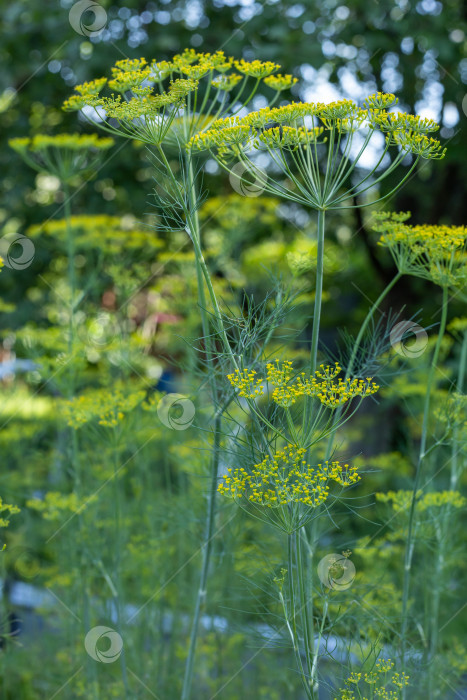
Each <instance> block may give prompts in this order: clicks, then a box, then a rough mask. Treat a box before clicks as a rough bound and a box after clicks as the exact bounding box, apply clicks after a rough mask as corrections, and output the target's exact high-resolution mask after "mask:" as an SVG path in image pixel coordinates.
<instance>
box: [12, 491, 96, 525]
mask: <svg viewBox="0 0 467 700" xmlns="http://www.w3.org/2000/svg"><path fill="white" fill-rule="evenodd" d="M95 499H96V497H95V496H94V497H93V496H91V497H90V498H88V499H87V501H86V503H81V502H80V500H79V498H78V495H77V494H76V493H74V492H71V493H60V492H59V491H49V492H48V493H46V495H45V496H44V498H31V499H29V500H28V501H27V503H26V506H27V507H28V508H32V509H33V510H36V511H38V512H39V513H41V514H42V516H43V517H44V518H45V519H46V520H59V519H60V518H61V517H62V516H63V514H64V513H82V512H83V511H84V510H85V508H86V505H87V504H88V503H89V502H90V501H92V500H95Z"/></svg>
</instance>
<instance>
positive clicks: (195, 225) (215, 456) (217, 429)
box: [161, 149, 236, 700]
mask: <svg viewBox="0 0 467 700" xmlns="http://www.w3.org/2000/svg"><path fill="white" fill-rule="evenodd" d="M161 152H162V149H161ZM162 155H163V157H164V160H165V154H163V153H162ZM165 162H166V163H167V161H165ZM167 167H168V168H169V167H170V166H169V165H168V163H167ZM187 173H188V182H187V187H188V192H189V203H190V212H189V216H188V217H187V221H188V225H189V226H190V233H191V239H192V242H193V247H194V250H195V260H196V275H197V282H198V301H199V306H200V313H201V322H202V327H203V335H204V339H205V343H206V356H207V358H206V359H207V364H208V374H209V384H210V388H211V396H212V401H213V404H214V405H215V404H216V401H217V386H216V378H215V371H214V366H213V362H214V358H213V349H212V341H211V336H210V332H209V318H208V313H207V309H206V297H205V293H204V283H206V286H207V288H208V291H209V296H210V299H211V303H212V305H213V306H214V309H215V318H216V321H217V326H218V332H219V333H220V335H221V338H222V340H223V344H224V347H225V350H226V352H227V353H228V354H229V355H230V356H231V358H232V359H233V360H234V364H235V366H236V362H235V358H234V357H233V353H232V350H231V348H230V344H229V341H228V338H227V334H226V332H225V328H224V324H223V321H222V316H221V313H220V309H219V305H218V302H217V297H216V294H215V291H214V287H213V285H212V282H211V278H210V275H209V271H208V269H207V266H206V263H205V261H204V257H203V254H202V250H201V235H200V228H199V218H198V212H197V206H196V191H195V178H194V172H193V164H192V160H191V157H188V158H187ZM221 423H222V411H218V412H217V413H216V418H215V423H214V435H213V439H214V447H213V453H212V463H211V486H210V490H209V497H208V508H207V513H206V526H205V535H204V541H203V545H202V564H201V573H200V584H199V588H198V594H197V597H196V603H195V610H194V615H193V622H192V627H191V634H190V645H189V649H188V656H187V660H186V664H185V675H184V679H183V688H182V694H181V700H189V698H190V695H191V687H192V682H193V668H194V661H195V654H196V646H197V641H198V632H199V620H200V615H201V610H202V608H203V607H204V605H205V602H206V588H207V580H208V573H209V564H210V560H211V551H212V540H213V537H214V523H215V515H216V500H217V479H218V472H219V459H220V441H221V427H222V425H221Z"/></svg>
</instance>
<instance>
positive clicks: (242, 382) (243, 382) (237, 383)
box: [227, 369, 263, 399]
mask: <svg viewBox="0 0 467 700" xmlns="http://www.w3.org/2000/svg"><path fill="white" fill-rule="evenodd" d="M227 379H228V380H229V382H230V383H231V384H232V386H233V387H235V389H238V395H239V396H241V397H243V398H245V399H255V398H256V397H257V396H262V395H263V387H262V382H263V380H262V379H256V372H255V370H247V369H244V370H239V369H236V370H235V371H234V372H233V373H232V374H228V375H227Z"/></svg>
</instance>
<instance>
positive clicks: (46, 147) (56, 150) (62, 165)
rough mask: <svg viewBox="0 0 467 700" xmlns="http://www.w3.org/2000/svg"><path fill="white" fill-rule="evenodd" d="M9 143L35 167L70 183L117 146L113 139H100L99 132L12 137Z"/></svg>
mask: <svg viewBox="0 0 467 700" xmlns="http://www.w3.org/2000/svg"><path fill="white" fill-rule="evenodd" d="M8 143H9V145H10V146H11V148H13V149H14V150H15V151H16V152H17V153H19V155H20V156H21V157H22V158H23V160H24V161H25V162H26V163H27V164H28V165H29V166H30V167H31V168H34V170H38V171H39V172H46V173H50V174H52V175H55V176H56V177H58V179H59V180H61V182H68V181H69V180H71V179H72V178H73V177H75V176H76V175H78V174H79V173H83V172H86V171H89V170H90V169H91V168H92V167H93V166H94V165H95V164H96V163H97V161H98V158H99V156H100V153H101V152H104V151H107V150H108V149H109V148H111V147H112V146H113V145H114V140H113V139H112V138H109V137H105V138H99V137H98V136H97V135H96V134H57V135H56V136H47V135H43V134H39V135H37V136H33V137H32V138H17V139H10V141H9V142H8Z"/></svg>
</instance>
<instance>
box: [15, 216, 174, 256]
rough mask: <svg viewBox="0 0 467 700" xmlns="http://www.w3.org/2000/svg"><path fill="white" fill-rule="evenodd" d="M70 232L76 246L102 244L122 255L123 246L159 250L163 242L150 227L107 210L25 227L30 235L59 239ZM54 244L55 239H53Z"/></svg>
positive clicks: (131, 248)
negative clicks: (141, 226) (108, 212)
mask: <svg viewBox="0 0 467 700" xmlns="http://www.w3.org/2000/svg"><path fill="white" fill-rule="evenodd" d="M68 230H71V232H72V233H73V240H74V243H75V247H76V248H86V249H89V248H91V249H92V248H104V249H105V252H106V255H108V254H115V255H118V256H121V252H122V248H123V247H124V248H125V253H128V252H129V251H135V252H138V253H139V252H140V251H141V249H142V248H144V249H145V250H154V249H155V250H158V249H160V248H162V247H163V245H164V244H163V242H162V241H161V240H160V239H159V238H157V237H156V236H155V235H154V232H153V231H152V230H150V229H149V228H139V227H138V226H137V225H136V223H134V222H133V221H132V220H131V219H130V220H127V219H126V217H119V216H107V215H106V214H96V215H95V216H91V215H86V214H82V215H78V216H71V217H70V219H69V220H67V219H50V220H49V221H45V222H43V223H41V224H34V225H33V226H30V227H29V228H28V230H27V234H28V236H30V237H31V238H34V237H37V236H40V235H45V236H50V237H52V238H55V239H59V240H63V241H65V240H66V235H67V231H68ZM54 245H56V242H54Z"/></svg>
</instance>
